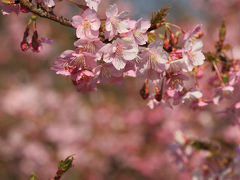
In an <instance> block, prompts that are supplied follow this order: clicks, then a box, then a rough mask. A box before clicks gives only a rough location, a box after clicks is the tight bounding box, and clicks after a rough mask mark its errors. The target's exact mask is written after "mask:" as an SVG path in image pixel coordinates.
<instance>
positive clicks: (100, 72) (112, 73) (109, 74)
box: [93, 63, 123, 83]
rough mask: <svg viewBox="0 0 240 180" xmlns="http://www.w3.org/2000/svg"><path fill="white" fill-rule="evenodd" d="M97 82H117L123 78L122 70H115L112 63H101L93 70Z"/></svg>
mask: <svg viewBox="0 0 240 180" xmlns="http://www.w3.org/2000/svg"><path fill="white" fill-rule="evenodd" d="M93 71H94V73H95V77H96V81H97V83H116V82H117V83H118V82H122V80H123V71H119V70H117V69H116V68H115V67H114V66H113V64H110V63H103V64H101V65H99V66H97V67H96V68H95V69H94V70H93Z"/></svg>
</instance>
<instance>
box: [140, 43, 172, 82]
mask: <svg viewBox="0 0 240 180" xmlns="http://www.w3.org/2000/svg"><path fill="white" fill-rule="evenodd" d="M139 57H140V60H139V62H138V63H137V68H138V71H137V74H138V75H139V76H141V77H143V78H144V79H150V80H154V79H159V78H160V74H161V73H163V72H164V71H165V70H167V69H168V67H169V65H168V57H169V55H168V53H167V52H165V51H164V50H163V42H162V41H160V40H159V41H154V42H152V43H151V44H150V45H149V46H148V48H144V49H142V51H141V52H140V54H139Z"/></svg>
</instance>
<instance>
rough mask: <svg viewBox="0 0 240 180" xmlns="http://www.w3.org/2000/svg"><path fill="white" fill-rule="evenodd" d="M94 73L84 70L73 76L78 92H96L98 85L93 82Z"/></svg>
mask: <svg viewBox="0 0 240 180" xmlns="http://www.w3.org/2000/svg"><path fill="white" fill-rule="evenodd" d="M93 77H94V73H93V72H92V71H89V70H86V69H83V70H82V71H79V72H77V73H76V74H73V75H72V76H71V79H72V81H73V84H74V85H76V86H77V90H78V91H80V92H84V93H87V92H91V91H94V90H96V83H94V82H93V81H92V79H93Z"/></svg>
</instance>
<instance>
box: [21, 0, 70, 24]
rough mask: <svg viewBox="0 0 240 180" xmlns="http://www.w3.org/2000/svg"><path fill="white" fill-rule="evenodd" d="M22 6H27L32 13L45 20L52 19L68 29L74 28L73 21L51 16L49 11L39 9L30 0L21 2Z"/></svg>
mask: <svg viewBox="0 0 240 180" xmlns="http://www.w3.org/2000/svg"><path fill="white" fill-rule="evenodd" d="M19 2H20V4H22V5H23V6H25V7H26V8H27V9H28V10H29V11H31V12H32V13H34V14H36V15H38V16H40V17H43V18H47V19H50V20H52V21H55V22H57V23H60V24H62V25H64V26H68V27H72V28H73V26H72V21H70V20H69V19H67V18H64V17H62V16H60V17H59V16H56V15H54V14H51V13H49V12H47V11H44V10H43V9H40V8H37V7H36V6H35V5H34V4H33V3H31V2H29V1H28V0H19Z"/></svg>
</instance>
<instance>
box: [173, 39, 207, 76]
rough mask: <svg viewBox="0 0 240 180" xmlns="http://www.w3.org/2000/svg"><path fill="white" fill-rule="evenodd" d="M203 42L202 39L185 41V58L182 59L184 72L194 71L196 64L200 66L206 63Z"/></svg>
mask: <svg viewBox="0 0 240 180" xmlns="http://www.w3.org/2000/svg"><path fill="white" fill-rule="evenodd" d="M202 47H203V43H202V41H201V40H192V39H188V40H187V41H186V42H185V43H184V48H183V52H182V55H183V58H182V59H180V60H177V61H181V64H182V70H183V71H184V72H189V71H192V70H193V68H194V66H200V65H202V64H203V63H204V60H205V56H204V54H203V53H202Z"/></svg>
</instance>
